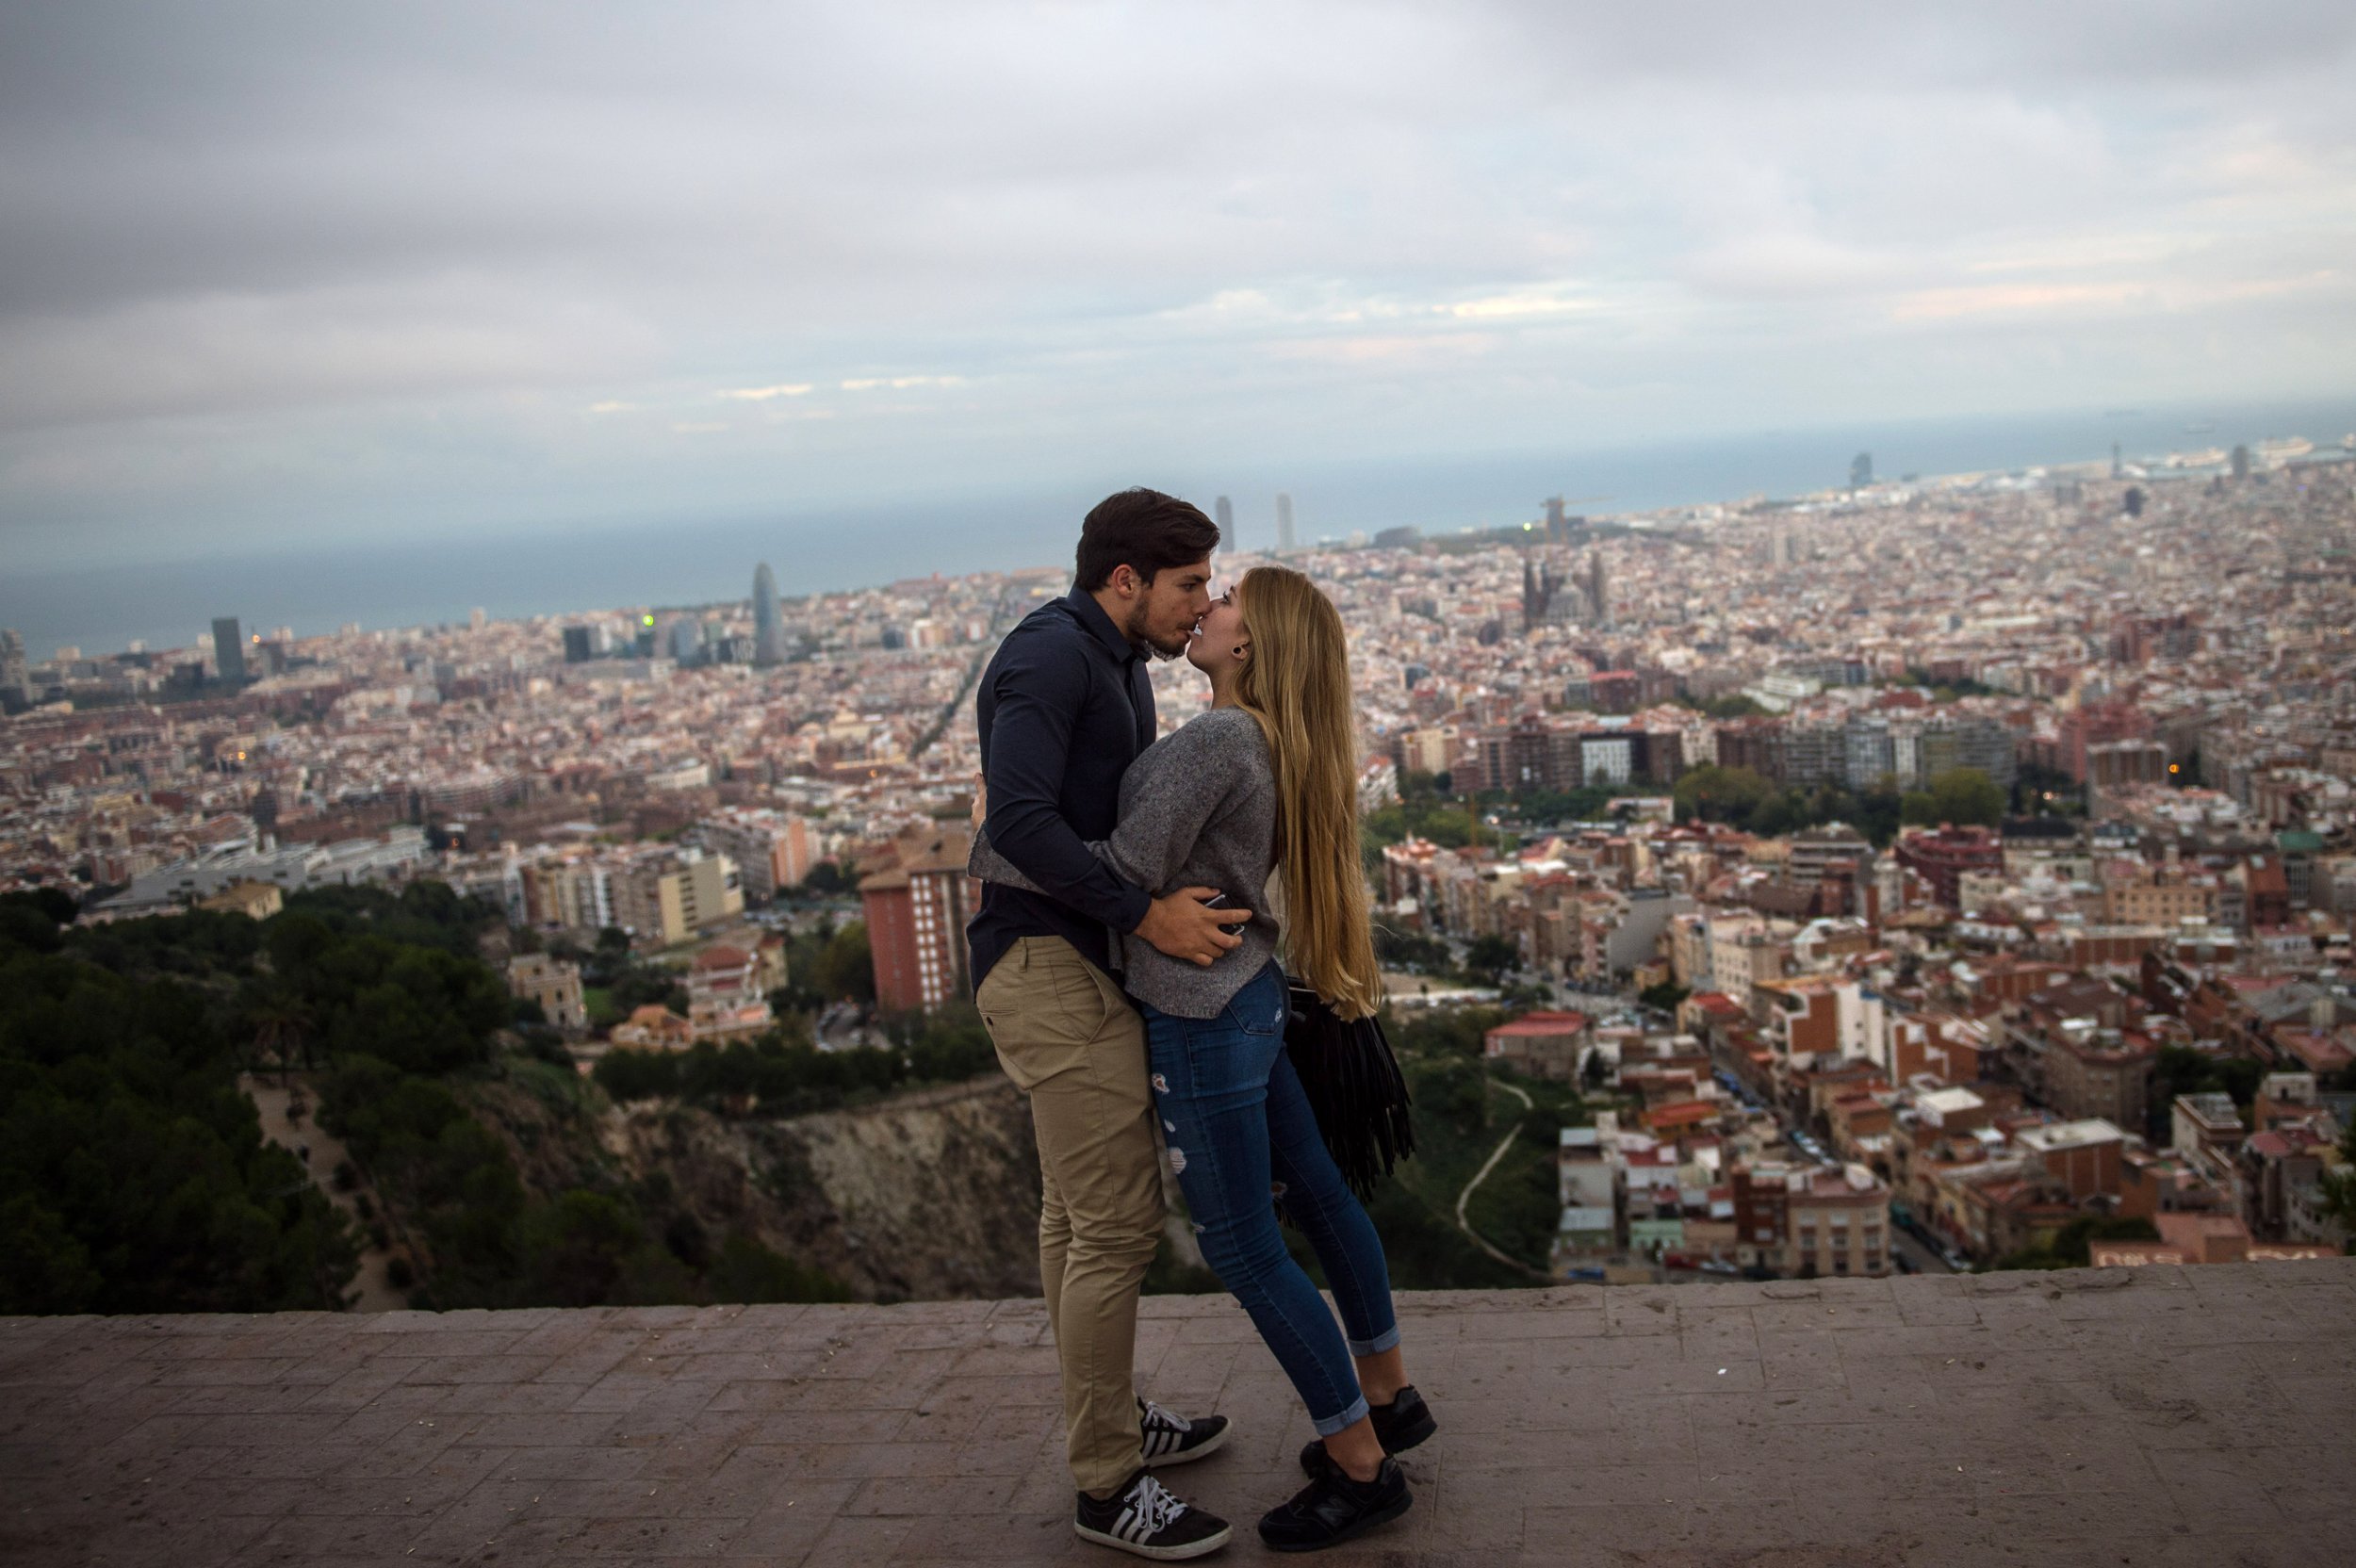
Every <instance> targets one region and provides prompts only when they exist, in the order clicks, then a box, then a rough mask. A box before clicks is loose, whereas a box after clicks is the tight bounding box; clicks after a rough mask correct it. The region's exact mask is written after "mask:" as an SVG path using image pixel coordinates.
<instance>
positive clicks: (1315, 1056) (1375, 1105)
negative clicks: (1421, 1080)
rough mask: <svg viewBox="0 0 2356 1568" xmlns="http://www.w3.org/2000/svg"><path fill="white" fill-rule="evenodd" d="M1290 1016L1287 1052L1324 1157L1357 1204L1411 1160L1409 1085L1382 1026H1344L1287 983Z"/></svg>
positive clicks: (1369, 1022)
mask: <svg viewBox="0 0 2356 1568" xmlns="http://www.w3.org/2000/svg"><path fill="white" fill-rule="evenodd" d="M1285 984H1286V986H1287V988H1289V989H1290V991H1291V1000H1292V1014H1291V1017H1290V1018H1289V1019H1288V1020H1287V1021H1286V1022H1285V1025H1284V1049H1285V1051H1286V1053H1287V1054H1289V1055H1290V1056H1291V1057H1292V1064H1293V1071H1294V1072H1295V1073H1296V1074H1297V1075H1298V1076H1299V1077H1300V1079H1301V1088H1302V1089H1303V1090H1305V1091H1306V1092H1307V1094H1308V1097H1309V1106H1310V1109H1311V1110H1313V1111H1315V1112H1316V1113H1317V1131H1318V1132H1319V1133H1320V1134H1322V1135H1324V1138H1325V1148H1326V1152H1328V1153H1330V1154H1332V1155H1333V1163H1334V1164H1335V1165H1336V1166H1338V1167H1339V1168H1341V1173H1342V1180H1343V1181H1345V1182H1347V1183H1348V1184H1350V1191H1352V1192H1354V1193H1356V1194H1357V1195H1358V1197H1359V1199H1360V1200H1361V1201H1364V1200H1366V1199H1367V1198H1369V1197H1371V1196H1372V1195H1373V1192H1374V1184H1375V1182H1376V1180H1377V1179H1378V1178H1380V1177H1383V1176H1388V1175H1390V1174H1391V1172H1392V1170H1393V1169H1394V1168H1396V1167H1397V1166H1398V1163H1399V1161H1400V1160H1403V1159H1405V1158H1407V1157H1408V1156H1409V1155H1411V1154H1413V1153H1414V1152H1415V1121H1414V1119H1413V1118H1412V1117H1411V1115H1410V1114H1409V1100H1408V1094H1407V1078H1406V1075H1405V1074H1404V1073H1402V1072H1401V1071H1400V1070H1399V1058H1398V1057H1397V1056H1396V1055H1394V1054H1392V1051H1391V1042H1390V1040H1389V1038H1388V1037H1385V1036H1384V1034H1383V1025H1382V1022H1381V1021H1379V1020H1377V1019H1374V1018H1363V1019H1356V1020H1351V1021H1344V1020H1343V1019H1342V1018H1340V1017H1339V1016H1338V1015H1336V1014H1335V1013H1334V1011H1333V1008H1332V1007H1330V1006H1328V1005H1326V1004H1325V1003H1324V1002H1323V1001H1322V1000H1320V999H1319V998H1318V996H1317V992H1316V991H1314V990H1311V989H1310V988H1308V987H1306V986H1304V985H1302V984H1301V982H1300V981H1298V980H1295V979H1293V978H1292V977H1291V976H1290V975H1287V976H1285Z"/></svg>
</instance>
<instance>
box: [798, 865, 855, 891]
mask: <svg viewBox="0 0 2356 1568" xmlns="http://www.w3.org/2000/svg"><path fill="white" fill-rule="evenodd" d="M802 887H803V890H805V891H808V892H813V893H822V894H827V895H833V894H838V893H852V892H857V891H859V874H858V873H857V872H856V871H854V870H852V869H851V868H849V867H846V866H841V865H837V864H836V863H835V862H834V861H832V860H821V861H819V862H818V863H817V864H816V865H814V866H812V867H810V871H809V872H808V873H807V874H805V875H804V876H803V877H802Z"/></svg>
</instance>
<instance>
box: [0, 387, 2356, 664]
mask: <svg viewBox="0 0 2356 1568" xmlns="http://www.w3.org/2000/svg"><path fill="white" fill-rule="evenodd" d="M2350 431H2356V398H2350V399H2345V400H2333V401H2306V402H2296V403H2292V402H2278V403H2267V404H2249V405H2242V406H2237V407H2215V406H2192V407H2184V408H2158V407H2151V408H2144V409H2136V410H2128V409H2115V410H2109V411H2092V412H2086V413H2079V414H2053V415H2036V416H2019V417H2009V418H2002V419H1973V420H1932V421H1914V422H1909V423H1890V424H1881V425H1852V426H1847V427H1841V428H1834V429H1824V430H1815V431H1792V432H1777V433H1759V434H1753V435H1748V436H1741V437H1726V438H1721V439H1713V440H1687V441H1679V442H1665V443H1661V444H1659V445H1655V446H1648V447H1628V448H1623V449H1616V450H1599V451H1589V452H1575V451H1564V452H1562V453H1561V454H1559V455H1548V454H1544V453H1518V454H1505V455H1496V456H1483V457H1466V458H1460V459H1455V460H1442V459H1429V460H1424V461H1412V460H1404V459H1397V460H1391V461H1386V462H1376V461H1367V462H1361V463H1351V464H1336V465H1307V464H1304V465H1301V466H1300V467H1298V468H1296V469H1292V470H1288V471H1286V472H1284V473H1282V474H1265V475H1253V474H1245V475H1240V476H1238V475H1235V474H1229V473H1205V474H1201V475H1193V474H1186V473H1174V472H1170V471H1167V470H1163V471H1155V470H1152V469H1148V470H1146V471H1143V472H1138V473H1131V474H1104V475H1102V476H1100V477H1099V478H1097V479H1096V480H1095V481H1093V482H1089V483H1088V484H1085V485H1073V486H1068V487H1067V488H1065V489H1063V490H1062V491H1060V492H1056V491H1051V490H1047V489H1044V488H1041V489H1039V490H1037V491H1030V492H1011V491H1009V492H998V493H985V494H977V495H970V496H944V497H941V498H934V499H928V500H916V501H906V502H901V503H898V504H889V503H879V504H877V505H875V506H871V507H866V508H838V509H832V510H826V511H815V512H810V513H805V514H801V515H794V514H793V513H789V512H785V511H782V510H779V511H776V512H756V513H751V514H739V515H700V516H698V515H691V514H685V513H671V512H664V513H658V514H655V515H650V516H648V517H646V518H645V519H643V520H639V521H632V522H617V521H615V520H613V519H611V518H602V517H601V518H594V519H591V520H587V521H583V522H581V523H580V524H578V525H575V526H571V527H564V526H549V525H546V524H543V525H542V526H540V527H537V528H531V529H524V530H518V531H507V532H500V531H485V532H484V533H483V535H482V536H480V537H477V538H473V539H469V540H463V541H461V540H450V539H444V538H422V539H414V540H408V541H402V540H400V539H390V540H387V539H384V538H383V537H382V536H381V535H372V536H368V537H366V538H365V540H364V541H362V542H353V543H350V544H337V543H335V541H336V540H338V539H339V538H341V537H342V534H341V531H336V530H332V529H322V530H319V531H318V532H317V533H316V534H315V535H313V536H311V537H309V538H306V539H304V540H302V541H295V542H289V543H288V544H286V546H284V547H280V548H277V549H273V550H271V551H270V552H268V553H256V552H247V553H242V554H237V555H232V556H227V557H215V558H210V559H205V558H199V559H195V560H186V561H158V562H140V561H131V562H123V563H120V564H108V565H102V566H94V567H88V568H83V569H78V570H76V569H69V570H50V571H41V570H35V571H12V572H8V573H7V574H5V575H0V626H7V627H14V628H16V629H19V630H21V631H22V632H23V633H24V636H25V648H26V650H27V652H28V653H29V654H31V655H32V656H33V657H34V658H36V659H41V658H46V657H48V656H49V654H50V653H52V652H53V651H54V650H55V649H56V648H57V646H59V645H73V646H78V647H80V648H82V649H83V650H84V651H85V652H86V653H90V654H101V655H103V654H105V653H109V652H113V651H116V650H119V649H120V648H122V647H123V645H125V644H127V643H128V642H130V641H132V640H134V639H139V640H142V641H144V642H145V643H147V644H148V645H150V646H152V647H166V646H186V645H189V644H192V643H193V642H195V640H196V638H197V636H198V634H199V633H200V632H202V631H204V630H205V629H206V627H207V626H208V624H209V622H210V619H211V617H212V616H213V615H214V614H216V613H221V614H227V613H235V614H237V615H238V616H240V617H242V618H243V620H244V623H245V625H246V626H247V627H248V628H249V629H254V628H258V629H270V628H274V627H279V626H289V627H292V628H293V629H294V630H295V631H296V633H297V634H298V635H306V636H307V635H312V634H315V633H319V632H325V631H330V630H333V629H335V628H336V627H338V626H340V625H343V624H345V623H347V622H352V621H356V622H358V623H360V624H361V625H362V626H364V627H368V628H371V629H379V628H387V627H402V626H431V625H438V624H441V623H444V622H464V621H465V620H466V614H467V613H468V611H469V610H470V609H472V608H475V607H477V606H480V607H482V608H483V609H485V610H487V611H488V612H489V613H491V614H493V615H495V616H500V617H514V616H527V615H535V614H562V613H570V612H575V611H587V610H603V609H612V608H615V607H630V606H641V605H644V606H684V605H699V604H710V603H721V602H742V601H743V599H744V596H745V593H746V589H747V586H748V583H749V580H750V575H751V572H752V569H753V566H754V564H757V563H760V562H763V561H766V562H768V563H770V564H771V565H772V567H773V570H774V574H775V577H776V580H777V591H778V592H779V593H780V594H783V595H786V596H798V595H802V594H809V593H819V592H828V591H834V590H840V589H846V588H856V587H861V586H866V585H870V584H875V583H882V582H888V581H892V580H896V579H899V578H904V577H922V576H924V575H926V574H928V573H931V572H936V571H938V572H944V573H950V574H957V573H964V572H972V571H984V570H996V569H1006V568H1012V567H1020V566H1044V565H1061V564H1068V563H1069V562H1070V560H1071V557H1072V544H1073V542H1074V541H1075V540H1076V539H1077V538H1078V535H1079V520H1080V517H1081V515H1082V514H1084V513H1085V512H1086V511H1087V510H1088V507H1089V506H1090V505H1092V504H1093V503H1094V502H1095V501H1096V500H1098V499H1099V498H1102V496H1103V495H1104V493H1105V492H1106V491H1108V490H1111V489H1113V488H1117V487H1119V486H1121V485H1122V484H1127V483H1151V484H1154V485H1157V486H1161V487H1164V488H1168V489H1170V490H1173V491H1175V492H1176V493H1178V494H1181V495H1185V496H1187V497H1189V498H1193V499H1195V500H1196V501H1198V502H1201V503H1203V504H1204V505H1205V507H1206V508H1207V506H1208V505H1209V503H1210V502H1211V501H1212V500H1213V499H1215V498H1216V496H1217V495H1219V494H1224V495H1229V496H1231V497H1232V498H1233V502H1234V509H1235V530H1234V533H1235V537H1234V539H1233V540H1231V542H1230V543H1231V547H1234V548H1240V549H1245V550H1265V549H1268V548H1269V547H1272V546H1274V544H1275V543H1276V497H1277V495H1278V494H1279V493H1280V491H1282V492H1285V493H1289V494H1290V495H1291V496H1292V497H1293V507H1294V515H1295V531H1296V533H1297V534H1298V536H1299V541H1298V542H1299V543H1300V545H1301V546H1302V547H1314V546H1315V545H1317V543H1318V541H1319V540H1321V539H1329V538H1330V539H1343V538H1347V537H1348V536H1349V535H1350V533H1351V532H1353V531H1363V532H1366V533H1369V534H1371V533H1372V532H1374V531H1378V530H1381V529H1384V528H1390V527H1395V526H1399V525H1407V526H1413V527H1415V528H1419V529H1421V530H1423V531H1425V532H1426V533H1441V532H1447V531H1453V530H1456V529H1461V528H1467V527H1482V528H1499V527H1507V526H1511V525H1513V524H1517V523H1522V522H1532V521H1536V520H1538V519H1540V518H1541V517H1543V515H1544V509H1543V507H1542V506H1541V504H1540V503H1541V501H1542V499H1543V498H1545V497H1547V496H1556V495H1560V496H1566V497H1572V498H1576V497H1579V496H1595V497H1601V498H1604V499H1600V500H1596V501H1593V502H1590V503H1587V504H1574V505H1572V506H1571V507H1570V509H1569V510H1570V511H1571V512H1572V513H1573V514H1574V515H1578V514H1585V515H1606V514H1613V513H1627V512H1639V511H1648V510H1653V509H1657V508H1663V507H1672V506H1680V505H1698V504H1704V503H1710V502H1717V501H1738V500H1741V499H1742V498H1746V497H1750V496H1757V495H1766V496H1771V497H1778V498H1780V497H1789V496H1794V495H1800V494H1805V493H1808V492H1812V491H1822V490H1830V489H1835V488H1838V487H1839V486H1841V484H1843V483H1845V482H1847V479H1848V477H1849V466H1850V462H1851V459H1852V458H1854V457H1855V456H1856V455H1857V452H1859V451H1870V452H1871V453H1872V454H1873V467H1874V472H1875V473H1876V474H1877V475H1878V476H1879V477H1881V478H1882V479H1884V480H1895V479H1899V478H1901V477H1903V476H1905V475H1907V474H1918V473H1919V474H1923V475H1931V474H1939V473H1959V472H1976V471H1984V470H1990V469H1994V470H2013V469H2019V468H2021V467H2024V466H2033V465H2039V464H2059V463H2073V462H2094V461H2102V460H2107V459H2108V457H2109V455H2110V451H2111V448H2112V446H2113V444H2115V443H2116V444H2117V445H2118V446H2119V448H2120V449H2121V451H2122V452H2123V453H2124V454H2125V456H2126V457H2127V459H2128V460H2129V461H2131V462H2132V461H2134V460H2135V458H2137V457H2138V456H2144V457H2150V458H2153V459H2157V458H2160V457H2163V456H2165V454H2166V453H2168V451H2170V450H2195V449H2205V448H2215V447H2219V446H2223V447H2231V446H2233V444H2235V443H2237V442H2256V441H2258V440H2260V439H2263V438H2265V437H2266V436H2269V435H2280V434H2303V435H2305V436H2307V437H2308V438H2309V439H2311V440H2313V441H2315V443H2316V445H2317V446H2319V447H2321V446H2329V445H2331V444H2334V443H2336V442H2337V441H2338V440H2339V439H2340V438H2341V436H2342V435H2343V434H2345V433H2348V432H2350Z"/></svg>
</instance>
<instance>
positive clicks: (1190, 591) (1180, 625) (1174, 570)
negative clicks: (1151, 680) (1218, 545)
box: [1121, 556, 1211, 659]
mask: <svg viewBox="0 0 2356 1568" xmlns="http://www.w3.org/2000/svg"><path fill="white" fill-rule="evenodd" d="M1128 569H1129V568H1127V567H1125V566H1124V567H1122V568H1121V570H1122V571H1123V572H1126V571H1128ZM1134 588H1135V592H1136V595H1137V596H1136V598H1135V599H1133V600H1132V601H1131V602H1130V605H1129V615H1128V619H1127V620H1125V621H1124V622H1123V623H1122V624H1121V635H1122V636H1123V637H1126V638H1128V639H1129V641H1130V642H1132V643H1137V644H1142V645H1145V646H1147V647H1150V648H1152V649H1153V651H1154V652H1155V653H1158V654H1160V655H1161V656H1162V657H1163V658H1165V659H1175V658H1176V657H1177V656H1178V655H1180V654H1182V653H1184V652H1186V642H1187V639H1188V638H1189V636H1190V635H1191V634H1192V633H1193V631H1194V627H1195V623H1196V622H1197V621H1200V620H1201V619H1202V618H1203V614H1204V613H1205V612H1207V611H1208V610H1209V609H1210V608H1211V558H1210V557H1209V556H1204V557H1203V559H1202V560H1200V561H1197V562H1194V563H1192V564H1189V565H1185V566H1165V567H1163V568H1162V569H1161V570H1160V571H1158V572H1156V573H1154V574H1153V581H1152V582H1147V581H1145V580H1143V579H1141V578H1140V579H1136V580H1134Z"/></svg>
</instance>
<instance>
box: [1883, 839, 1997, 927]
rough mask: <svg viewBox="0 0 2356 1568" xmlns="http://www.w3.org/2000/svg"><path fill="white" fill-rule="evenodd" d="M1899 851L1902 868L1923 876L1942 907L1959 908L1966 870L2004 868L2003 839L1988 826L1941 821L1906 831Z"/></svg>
mask: <svg viewBox="0 0 2356 1568" xmlns="http://www.w3.org/2000/svg"><path fill="white" fill-rule="evenodd" d="M1896 854H1897V860H1898V865H1899V868H1900V870H1902V871H1907V872H1912V873H1913V874H1915V875H1917V876H1919V877H1921V878H1922V881H1923V883H1924V884H1925V885H1926V886H1928V887H1929V889H1930V890H1931V897H1932V898H1933V899H1934V900H1935V901H1936V902H1937V903H1938V904H1939V907H1941V908H1946V909H1960V908H1962V907H1963V895H1962V892H1961V887H1962V883H1963V876H1964V874H1965V873H1966V872H1994V871H2002V870H2003V869H2004V838H2003V836H2002V835H2001V834H1998V833H1995V832H1993V831H1991V830H1990V829H1988V828H1985V827H1950V826H1946V825H1941V826H1939V828H1938V829H1936V830H1932V829H1928V828H1924V829H1920V830H1917V831H1915V832H1912V833H1908V834H1906V836H1905V837H1904V838H1901V839H1900V840H1899V841H1898V847H1897V851H1896Z"/></svg>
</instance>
